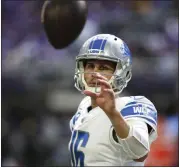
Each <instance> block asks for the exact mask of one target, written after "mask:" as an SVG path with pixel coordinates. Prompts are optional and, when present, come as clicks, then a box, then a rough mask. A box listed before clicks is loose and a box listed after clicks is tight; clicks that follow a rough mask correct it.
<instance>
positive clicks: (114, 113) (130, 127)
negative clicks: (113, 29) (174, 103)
mask: <svg viewBox="0 0 179 168" xmlns="http://www.w3.org/2000/svg"><path fill="white" fill-rule="evenodd" d="M131 67H132V57H131V53H130V50H129V48H128V46H127V45H126V43H125V42H124V41H123V40H121V39H120V38H118V37H116V36H114V35H110V34H99V35H96V36H93V37H91V38H90V39H88V40H87V41H86V42H85V43H84V45H83V46H82V48H81V49H80V52H79V55H78V56H77V57H76V70H75V76H74V78H75V87H76V88H77V89H78V90H79V91H80V92H82V93H83V94H85V95H86V96H85V98H84V99H83V100H82V101H81V103H80V105H79V107H78V110H77V112H76V114H75V115H74V116H73V117H72V119H71V121H70V129H71V132H72V135H71V140H70V143H69V150H70V152H71V164H72V166H144V163H145V159H146V158H147V155H148V153H149V151H150V145H151V143H152V142H153V141H154V140H155V139H156V138H157V110H156V108H155V106H154V105H153V103H152V102H151V101H150V100H148V99H147V98H146V97H144V96H130V97H120V93H121V92H122V90H123V89H124V88H125V87H126V86H127V84H128V82H129V81H130V79H131V76H132V73H131Z"/></svg>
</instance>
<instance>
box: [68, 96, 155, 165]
mask: <svg viewBox="0 0 179 168" xmlns="http://www.w3.org/2000/svg"><path fill="white" fill-rule="evenodd" d="M116 105H117V108H118V111H119V112H121V114H122V116H123V117H124V119H126V120H131V119H137V120H138V121H144V122H145V123H147V124H148V125H150V126H151V127H152V128H153V131H152V133H149V141H150V142H149V143H150V144H151V143H152V142H153V141H154V140H155V139H156V137H157V130H156V127H157V110H156V109H155V106H154V105H153V103H152V102H151V101H149V100H148V99H147V98H146V97H144V96H131V97H118V98H116ZM89 106H91V98H90V97H85V98H84V99H83V100H82V102H81V103H80V105H79V107H78V110H77V112H76V114H75V115H74V116H73V117H72V119H71V120H70V129H71V132H72V136H71V140H70V142H69V150H70V153H71V164H72V166H144V162H135V161H133V160H132V159H131V158H130V157H129V156H128V155H127V154H126V152H125V151H124V150H123V148H122V146H121V144H120V143H118V142H116V141H115V140H114V138H113V136H112V130H113V126H112V123H111V122H110V120H109V118H108V117H107V115H106V114H105V113H104V111H103V110H102V109H101V108H100V107H96V108H93V109H92V110H90V111H89V112H88V107H89Z"/></svg>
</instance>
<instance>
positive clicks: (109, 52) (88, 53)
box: [74, 34, 132, 93]
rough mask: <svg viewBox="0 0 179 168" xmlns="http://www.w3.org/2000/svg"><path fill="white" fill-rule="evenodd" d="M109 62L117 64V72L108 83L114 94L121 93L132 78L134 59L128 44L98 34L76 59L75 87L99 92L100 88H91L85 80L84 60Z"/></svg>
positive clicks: (111, 36)
mask: <svg viewBox="0 0 179 168" xmlns="http://www.w3.org/2000/svg"><path fill="white" fill-rule="evenodd" d="M87 59H93V60H94V59H97V60H108V61H112V62H115V63H116V70H115V72H114V74H113V76H112V77H111V79H110V80H109V81H108V82H109V83H110V85H111V86H112V88H113V90H114V92H117V93H121V92H122V90H123V89H124V88H125V87H126V86H127V84H128V82H129V81H130V79H131V77H132V73H131V70H132V57H131V53H130V50H129V48H128V46H127V45H126V43H125V42H124V41H123V40H121V39H120V38H118V37H116V36H114V35H111V34H98V35H96V36H93V37H91V38H89V39H88V40H87V41H86V42H85V43H84V44H83V46H82V47H81V49H80V52H79V54H78V56H77V57H76V68H75V76H74V79H75V87H76V88H77V89H78V90H79V91H83V90H90V91H92V92H99V91H100V87H89V86H88V85H87V83H86V81H85V79H84V60H87Z"/></svg>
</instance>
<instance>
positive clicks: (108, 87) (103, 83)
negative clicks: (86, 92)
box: [98, 79, 111, 89]
mask: <svg viewBox="0 0 179 168" xmlns="http://www.w3.org/2000/svg"><path fill="white" fill-rule="evenodd" d="M98 81H99V83H100V85H101V87H102V89H111V85H110V84H109V83H108V82H107V81H105V80H103V79H98Z"/></svg>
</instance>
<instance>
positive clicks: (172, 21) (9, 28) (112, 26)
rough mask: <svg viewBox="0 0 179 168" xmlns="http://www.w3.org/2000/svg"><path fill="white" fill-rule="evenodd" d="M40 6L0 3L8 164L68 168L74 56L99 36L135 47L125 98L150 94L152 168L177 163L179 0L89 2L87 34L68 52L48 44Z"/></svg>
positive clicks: (75, 93)
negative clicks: (154, 126) (154, 121)
mask: <svg viewBox="0 0 179 168" xmlns="http://www.w3.org/2000/svg"><path fill="white" fill-rule="evenodd" d="M42 4H43V1H40V0H39V1H38V0H36V1H22V0H15V1H8V0H2V37H1V38H2V71H1V72H2V102H1V126H2V127H1V150H2V151H1V152H2V153H1V156H2V157H1V163H2V166H70V157H69V152H68V142H69V139H70V130H69V120H70V118H71V117H72V115H73V114H74V113H75V112H76V108H77V106H78V103H79V102H80V100H81V99H82V98H83V95H81V94H80V93H79V92H78V91H76V89H75V88H74V81H73V75H74V68H75V56H76V55H77V54H78V51H79V49H80V47H81V45H82V44H83V42H85V41H86V40H87V39H88V38H89V37H91V36H93V35H96V34H98V33H110V34H115V35H116V36H118V37H120V38H121V39H123V40H124V41H125V42H126V43H127V44H128V46H129V48H130V49H131V52H132V55H133V78H132V80H131V81H130V82H129V85H128V87H127V88H126V89H125V90H124V92H123V93H122V95H145V96H146V97H147V98H149V99H150V100H151V101H152V102H153V103H154V104H155V105H156V108H157V109H158V122H159V124H158V130H159V132H158V134H159V138H158V139H157V141H156V142H155V143H153V145H152V149H151V152H150V155H149V157H148V159H147V161H146V165H147V166H176V165H178V102H177V99H178V97H177V95H178V83H177V78H178V9H177V8H176V7H177V6H178V1H176V0H175V1H174V0H173V1H172V0H171V1H161V0H158V1H154V0H153V1H152V0H151V1H132V0H128V1H125V0H120V1H116V2H115V1H89V2H88V4H89V13H88V20H87V22H86V25H85V27H84V29H83V31H82V33H81V34H80V36H79V37H78V39H76V41H75V42H74V43H73V44H71V45H70V46H69V47H67V48H65V49H62V50H55V49H53V48H52V46H50V45H49V43H48V41H47V39H46V36H45V34H44V30H43V26H42V24H41V23H40V10H41V7H42ZM74 24H75V23H74ZM72 29H73V28H72Z"/></svg>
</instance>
